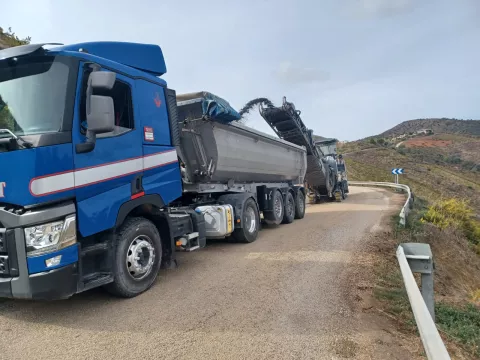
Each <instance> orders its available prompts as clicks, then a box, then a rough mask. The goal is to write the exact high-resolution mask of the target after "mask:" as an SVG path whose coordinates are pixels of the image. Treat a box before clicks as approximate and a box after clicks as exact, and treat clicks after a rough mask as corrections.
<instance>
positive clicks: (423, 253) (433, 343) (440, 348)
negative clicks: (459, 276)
mask: <svg viewBox="0 0 480 360" xmlns="http://www.w3.org/2000/svg"><path fill="white" fill-rule="evenodd" d="M397 259H398V264H399V265H400V270H401V272H402V277H403V282H404V284H405V289H406V290H407V294H408V299H409V300H410V306H411V307H412V312H413V316H414V317H415V322H416V323H417V328H418V332H419V333H420V338H421V339H422V343H423V347H424V349H425V353H426V355H427V359H429V360H432V359H434V360H450V355H448V352H447V349H446V347H445V344H444V343H443V340H442V338H441V337H440V334H439V333H438V330H437V327H436V325H435V302H434V296H433V294H434V293H433V271H434V263H433V255H432V251H431V249H430V245H428V244H420V243H408V244H400V246H399V247H398V249H397ZM414 272H415V273H420V274H421V290H419V288H418V286H417V282H416V281H415V278H414V276H413V273H414ZM420 291H421V292H420Z"/></svg>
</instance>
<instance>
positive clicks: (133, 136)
mask: <svg viewBox="0 0 480 360" xmlns="http://www.w3.org/2000/svg"><path fill="white" fill-rule="evenodd" d="M90 72H91V69H90V68H89V67H87V66H84V70H83V73H82V74H81V75H80V79H79V81H78V86H77V101H76V106H75V117H74V124H73V127H72V128H73V130H72V131H73V134H72V139H73V152H74V165H75V193H76V199H77V207H78V222H79V229H80V232H81V233H82V235H83V236H88V235H91V234H94V233H97V232H100V231H103V230H106V229H109V228H111V227H113V225H114V224H115V221H116V218H117V214H118V210H119V207H120V206H121V204H123V203H125V202H127V201H129V200H131V198H132V196H136V194H137V193H138V192H140V190H141V189H139V188H141V177H142V175H143V147H142V136H143V133H142V131H141V127H140V124H139V123H138V121H137V117H138V109H137V107H134V106H133V104H134V100H135V99H134V94H135V81H134V80H132V79H130V78H128V77H126V76H123V75H121V74H117V77H116V82H115V85H114V87H113V89H112V90H109V91H105V93H102V94H101V95H106V96H111V97H112V98H113V102H114V109H115V128H114V130H113V131H112V132H110V133H106V134H100V135H97V140H96V144H95V148H94V149H93V150H92V151H90V152H86V153H77V152H76V149H75V145H76V144H78V143H83V142H85V133H86V132H85V126H84V125H85V124H86V111H85V103H86V88H87V80H88V76H89V74H90Z"/></svg>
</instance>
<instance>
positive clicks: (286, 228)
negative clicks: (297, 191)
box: [0, 187, 397, 360]
mask: <svg viewBox="0 0 480 360" xmlns="http://www.w3.org/2000/svg"><path fill="white" fill-rule="evenodd" d="M391 196H392V194H390V193H388V192H385V191H381V190H375V189H369V188H353V187H352V188H351V195H350V196H349V197H348V198H347V200H346V201H345V202H342V203H325V204H319V205H311V206H309V207H308V208H307V215H306V216H305V218H304V219H303V220H297V221H295V222H294V223H293V224H290V225H282V226H280V227H278V228H266V229H263V230H262V231H261V232H260V236H259V238H258V240H257V241H256V242H255V243H252V244H230V243H227V242H225V241H218V242H210V243H209V245H208V246H207V248H206V249H203V250H201V251H198V252H194V253H181V254H179V264H180V266H179V268H178V269H175V270H168V271H162V272H161V273H160V276H159V279H158V281H157V283H156V284H155V285H154V287H153V288H152V289H150V290H149V291H148V292H146V293H145V294H142V295H141V296H139V297H137V298H134V299H129V300H123V299H116V298H113V297H111V296H109V295H108V294H106V293H105V292H103V290H101V289H100V290H94V291H89V292H86V293H83V294H80V295H77V296H74V297H73V298H71V299H69V300H65V301H57V302H27V301H11V300H6V301H5V300H2V302H0V354H1V355H0V358H1V359H22V360H25V359H49V360H54V359H62V360H63V359H342V358H358V357H361V354H362V351H363V350H362V348H363V347H365V346H369V345H368V339H367V340H365V334H364V333H362V331H361V326H360V325H361V324H359V317H358V316H355V313H354V312H355V311H354V310H353V308H352V307H351V305H350V303H349V301H348V291H349V290H350V289H348V287H345V286H343V285H342V284H344V283H345V279H346V278H348V276H349V275H348V274H349V269H350V268H351V267H350V265H351V264H352V263H356V262H361V261H362V259H361V257H358V256H356V255H355V249H357V247H359V246H361V244H362V239H364V237H365V236H367V235H368V233H370V232H372V231H375V229H376V228H378V227H379V224H380V222H381V219H382V216H383V215H385V214H386V213H385V211H386V210H391V208H392V206H397V205H394V204H390V198H391ZM363 261H365V259H363ZM366 343H367V344H366ZM365 344H366V345H365ZM367 358H369V357H367Z"/></svg>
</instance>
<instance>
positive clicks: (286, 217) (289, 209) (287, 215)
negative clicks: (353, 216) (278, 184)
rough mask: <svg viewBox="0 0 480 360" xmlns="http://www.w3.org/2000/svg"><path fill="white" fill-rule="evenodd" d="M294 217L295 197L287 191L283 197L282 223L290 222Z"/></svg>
mask: <svg viewBox="0 0 480 360" xmlns="http://www.w3.org/2000/svg"><path fill="white" fill-rule="evenodd" d="M294 219H295V199H294V198H293V195H292V193H291V192H290V191H289V192H288V193H287V196H286V197H285V211H284V214H283V220H282V223H283V224H291V223H292V222H293V220H294Z"/></svg>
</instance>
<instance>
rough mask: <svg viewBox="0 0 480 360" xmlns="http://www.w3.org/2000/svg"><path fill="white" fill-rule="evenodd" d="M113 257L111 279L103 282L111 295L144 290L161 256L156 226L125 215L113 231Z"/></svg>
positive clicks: (155, 270)
mask: <svg viewBox="0 0 480 360" xmlns="http://www.w3.org/2000/svg"><path fill="white" fill-rule="evenodd" d="M114 256H115V257H114V260H113V277H114V280H113V283H111V284H108V285H107V286H106V288H107V290H108V291H109V292H111V293H112V294H114V295H117V296H120V297H125V298H131V297H134V296H137V295H139V294H141V293H142V292H144V291H146V290H148V289H149V288H150V287H151V286H152V285H153V283H154V282H155V279H156V278H157V275H158V271H159V270H160V264H161V259H162V243H161V240H160V235H159V233H158V230H157V228H156V227H155V225H153V223H152V222H151V221H149V220H147V219H144V218H129V219H127V220H126V222H125V223H124V224H123V226H122V227H121V229H120V231H119V232H118V234H117V244H116V249H115V255H114Z"/></svg>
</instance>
